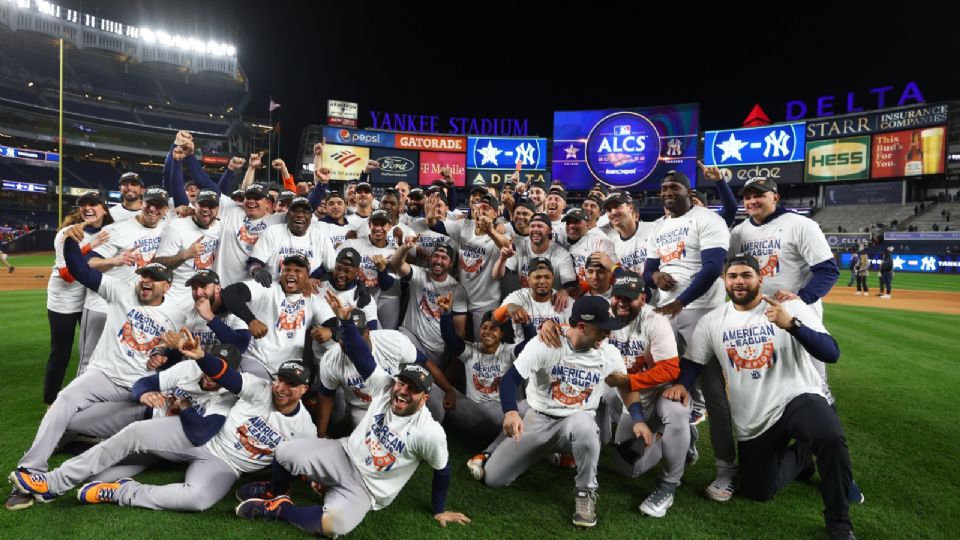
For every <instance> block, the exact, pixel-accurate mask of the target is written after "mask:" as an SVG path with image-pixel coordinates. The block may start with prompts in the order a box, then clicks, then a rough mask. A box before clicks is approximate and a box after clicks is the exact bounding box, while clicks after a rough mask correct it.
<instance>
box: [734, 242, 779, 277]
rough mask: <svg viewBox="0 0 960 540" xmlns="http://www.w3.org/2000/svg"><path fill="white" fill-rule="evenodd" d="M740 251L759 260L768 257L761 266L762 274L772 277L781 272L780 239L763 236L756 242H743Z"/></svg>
mask: <svg viewBox="0 0 960 540" xmlns="http://www.w3.org/2000/svg"><path fill="white" fill-rule="evenodd" d="M740 251H741V252H742V253H747V254H749V255H753V256H754V257H756V258H757V260H758V261H762V260H763V257H767V261H766V262H765V263H763V265H762V266H761V267H760V275H761V276H763V277H772V276H775V275H777V274H778V273H780V239H779V238H763V239H760V240H756V241H754V242H743V243H741V244H740Z"/></svg>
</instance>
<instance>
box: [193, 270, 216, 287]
mask: <svg viewBox="0 0 960 540" xmlns="http://www.w3.org/2000/svg"><path fill="white" fill-rule="evenodd" d="M211 283H215V284H217V285H219V284H220V276H218V275H217V273H216V272H214V271H213V270H210V269H209V268H201V269H200V270H197V272H196V273H195V274H193V276H191V277H190V279H188V280H187V283H186V285H187V287H192V286H194V285H199V286H201V287H203V286H204V285H209V284H211Z"/></svg>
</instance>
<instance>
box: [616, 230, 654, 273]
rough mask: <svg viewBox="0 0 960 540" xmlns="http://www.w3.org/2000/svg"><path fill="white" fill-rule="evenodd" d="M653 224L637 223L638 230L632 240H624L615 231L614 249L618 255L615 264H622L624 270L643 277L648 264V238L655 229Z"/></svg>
mask: <svg viewBox="0 0 960 540" xmlns="http://www.w3.org/2000/svg"><path fill="white" fill-rule="evenodd" d="M653 226H654V224H653V223H646V222H644V221H638V222H637V230H636V232H634V233H633V236H631V237H630V238H627V239H624V238H623V237H621V236H620V233H618V232H617V231H616V230H614V231H613V233H614V235H613V238H611V240H613V249H614V251H615V252H616V254H617V258H616V260H615V261H614V262H618V261H619V263H620V266H621V267H622V268H623V269H624V270H631V271H633V272H636V273H638V274H640V275H641V276H642V275H643V267H644V265H645V264H646V263H647V257H648V254H647V238H648V237H649V236H650V231H651V230H652V229H653Z"/></svg>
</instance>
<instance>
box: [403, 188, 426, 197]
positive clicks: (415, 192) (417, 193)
mask: <svg viewBox="0 0 960 540" xmlns="http://www.w3.org/2000/svg"><path fill="white" fill-rule="evenodd" d="M424 196H425V195H424V193H423V188H418V187H415V188H413V189H411V190H410V193H407V198H408V199H416V200H420V199H422V198H424Z"/></svg>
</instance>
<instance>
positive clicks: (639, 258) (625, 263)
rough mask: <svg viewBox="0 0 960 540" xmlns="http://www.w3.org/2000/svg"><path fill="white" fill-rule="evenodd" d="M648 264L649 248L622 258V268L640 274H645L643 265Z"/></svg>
mask: <svg viewBox="0 0 960 540" xmlns="http://www.w3.org/2000/svg"><path fill="white" fill-rule="evenodd" d="M646 262H647V248H642V249H638V250H637V251H634V252H633V253H628V254H626V255H624V256H622V257H620V266H622V267H624V268H626V269H628V270H632V271H634V272H636V273H638V274H642V273H643V265H644V263H646Z"/></svg>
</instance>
